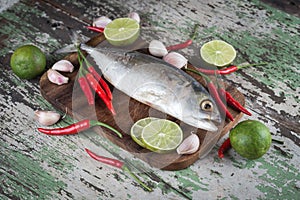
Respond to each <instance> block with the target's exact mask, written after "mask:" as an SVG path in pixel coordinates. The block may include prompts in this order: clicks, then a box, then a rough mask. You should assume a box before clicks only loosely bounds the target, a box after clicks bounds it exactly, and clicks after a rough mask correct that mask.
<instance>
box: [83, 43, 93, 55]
mask: <svg viewBox="0 0 300 200" xmlns="http://www.w3.org/2000/svg"><path fill="white" fill-rule="evenodd" d="M80 49H82V50H85V51H86V52H87V53H88V54H90V53H91V52H92V51H93V50H94V48H93V47H91V46H89V45H86V44H85V43H81V44H80Z"/></svg>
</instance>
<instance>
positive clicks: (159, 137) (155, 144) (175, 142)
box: [141, 119, 183, 153]
mask: <svg viewBox="0 0 300 200" xmlns="http://www.w3.org/2000/svg"><path fill="white" fill-rule="evenodd" d="M182 138H183V133H182V130H181V128H180V126H178V125H177V124H176V123H175V122H172V121H170V120H166V119H157V120H154V121H152V122H150V123H149V124H148V125H146V126H145V127H144V128H143V130H142V135H141V139H142V142H143V143H144V145H145V148H147V149H149V150H151V151H155V152H158V153H165V152H169V151H171V150H174V149H176V148H177V147H178V146H179V144H180V143H181V142H182Z"/></svg>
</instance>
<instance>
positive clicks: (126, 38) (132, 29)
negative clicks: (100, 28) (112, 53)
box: [104, 18, 140, 46]
mask: <svg viewBox="0 0 300 200" xmlns="http://www.w3.org/2000/svg"><path fill="white" fill-rule="evenodd" d="M139 33H140V25H139V23H138V22H137V21H136V20H134V19H131V18H117V19H115V20H113V21H112V22H110V23H109V24H107V25H106V27H105V29H104V36H105V38H106V39H107V41H108V42H109V43H110V44H112V45H115V46H125V45H129V44H131V43H133V42H134V41H135V40H136V39H137V38H138V37H139Z"/></svg>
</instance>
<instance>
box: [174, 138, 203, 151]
mask: <svg viewBox="0 0 300 200" xmlns="http://www.w3.org/2000/svg"><path fill="white" fill-rule="evenodd" d="M199 146H200V139H199V137H198V136H197V135H196V134H192V135H190V136H188V137H187V138H185V139H184V140H183V142H182V143H181V144H180V145H179V147H177V149H176V151H177V153H178V154H180V155H182V154H192V153H195V152H196V151H197V150H198V148H199Z"/></svg>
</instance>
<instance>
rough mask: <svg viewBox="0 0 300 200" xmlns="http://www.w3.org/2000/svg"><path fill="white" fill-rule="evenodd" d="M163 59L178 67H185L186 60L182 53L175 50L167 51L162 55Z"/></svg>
mask: <svg viewBox="0 0 300 200" xmlns="http://www.w3.org/2000/svg"><path fill="white" fill-rule="evenodd" d="M163 60H164V61H166V62H167V63H170V64H171V65H173V66H175V67H177V68H179V69H180V68H182V67H185V68H186V67H187V61H188V60H187V59H186V58H185V57H184V56H183V55H181V54H179V53H177V52H170V53H168V54H167V55H165V56H164V57H163Z"/></svg>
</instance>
